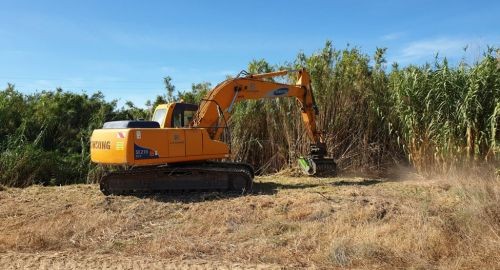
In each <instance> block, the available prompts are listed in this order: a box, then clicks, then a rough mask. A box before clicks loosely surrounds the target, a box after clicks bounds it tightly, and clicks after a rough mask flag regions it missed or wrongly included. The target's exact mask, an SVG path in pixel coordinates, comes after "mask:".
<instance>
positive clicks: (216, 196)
mask: <svg viewBox="0 0 500 270" xmlns="http://www.w3.org/2000/svg"><path fill="white" fill-rule="evenodd" d="M320 185H321V184H282V183H277V182H255V183H254V184H253V190H252V192H249V193H246V194H241V193H238V192H223V191H220V192H217V191H214V192H187V193H165V194H133V195H132V196H135V197H137V198H141V199H145V198H147V199H151V200H154V201H158V202H165V203H173V202H181V203H193V202H204V201H216V200H224V199H232V198H237V197H241V196H259V195H272V194H276V193H277V192H278V191H279V190H286V189H305V188H312V187H317V186H320Z"/></svg>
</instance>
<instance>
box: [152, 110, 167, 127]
mask: <svg viewBox="0 0 500 270" xmlns="http://www.w3.org/2000/svg"><path fill="white" fill-rule="evenodd" d="M166 114H167V109H157V110H156V111H155V113H154V114H153V121H156V122H158V123H159V124H160V125H163V123H164V122H165V115H166Z"/></svg>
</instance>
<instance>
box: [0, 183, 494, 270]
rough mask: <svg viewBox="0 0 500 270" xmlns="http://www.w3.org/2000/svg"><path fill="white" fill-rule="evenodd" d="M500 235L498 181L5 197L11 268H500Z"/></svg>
mask: <svg viewBox="0 0 500 270" xmlns="http://www.w3.org/2000/svg"><path fill="white" fill-rule="evenodd" d="M458 178H459V179H458ZM457 179H458V180H457ZM499 235H500V185H499V180H498V178H495V177H493V178H488V177H482V176H475V179H474V181H471V179H470V178H467V177H465V176H457V177H448V178H446V179H441V178H440V179H423V178H421V177H418V176H416V175H410V177H405V180H404V181H403V180H402V178H394V179H373V178H363V177H338V178H330V179H318V178H293V177H286V176H279V175H275V176H268V177H259V178H257V179H256V184H255V192H254V194H251V195H246V196H235V195H227V194H218V193H210V194H191V195H183V196H180V195H175V196H172V195H170V196H166V195H162V196H158V195H157V196H150V197H135V196H110V197H105V196H104V195H102V194H101V193H100V191H99V190H98V187H97V185H71V186H63V187H41V186H33V187H29V188H25V189H15V188H2V189H0V269H210V268H211V269H281V268H313V269H314V268H317V269H332V268H364V269H373V268H379V269H384V268H423V269H424V268H425V269H428V268H443V269H449V268H454V269H456V268H462V269H468V268H483V269H484V268H488V269H495V268H496V269H500V264H499V258H500V236H499Z"/></svg>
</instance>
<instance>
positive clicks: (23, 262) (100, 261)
mask: <svg viewBox="0 0 500 270" xmlns="http://www.w3.org/2000/svg"><path fill="white" fill-rule="evenodd" d="M0 269H6V270H11V269H47V270H48V269H65V270H73V269H109V270H114V269H116V270H125V269H133V270H136V269H137V270H138V269H234V270H237V269H245V270H250V269H255V270H257V269H281V267H279V266H277V265H264V264H249V265H246V264H243V263H229V262H214V261H203V260H186V261H173V260H165V259H156V258H152V257H142V256H141V257H134V256H120V255H114V254H87V253H79V252H77V253H69V252H39V253H22V252H6V253H0Z"/></svg>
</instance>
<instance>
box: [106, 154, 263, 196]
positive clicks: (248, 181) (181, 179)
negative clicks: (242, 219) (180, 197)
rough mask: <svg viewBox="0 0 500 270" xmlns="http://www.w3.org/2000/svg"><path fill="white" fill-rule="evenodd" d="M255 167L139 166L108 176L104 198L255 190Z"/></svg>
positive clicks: (222, 164)
mask: <svg viewBox="0 0 500 270" xmlns="http://www.w3.org/2000/svg"><path fill="white" fill-rule="evenodd" d="M253 178H254V171H253V167H252V166H250V165H248V164H245V163H234V162H204V163H191V164H174V165H161V166H147V167H136V168H133V169H129V170H122V171H115V172H110V173H108V174H106V175H105V176H104V177H103V178H102V179H101V182H100V188H101V191H102V192H103V193H104V194H105V195H111V194H114V195H127V194H153V193H184V192H207V191H229V192H238V193H241V194H244V193H247V192H250V191H251V190H252V185H253Z"/></svg>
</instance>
